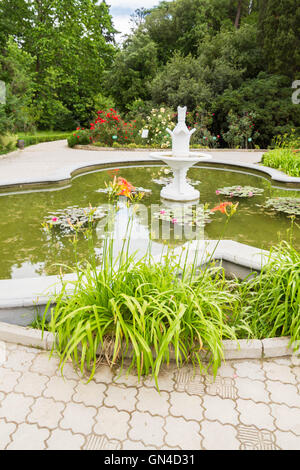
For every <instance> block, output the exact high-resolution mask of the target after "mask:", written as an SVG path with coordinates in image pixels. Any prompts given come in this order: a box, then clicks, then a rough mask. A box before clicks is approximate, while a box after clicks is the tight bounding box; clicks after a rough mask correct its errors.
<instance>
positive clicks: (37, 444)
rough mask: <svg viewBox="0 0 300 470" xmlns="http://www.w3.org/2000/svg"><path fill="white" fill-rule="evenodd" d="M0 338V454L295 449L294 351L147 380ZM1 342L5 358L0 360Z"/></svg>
mask: <svg viewBox="0 0 300 470" xmlns="http://www.w3.org/2000/svg"><path fill="white" fill-rule="evenodd" d="M4 346H5V347H3V344H2V343H1V342H0V450H3V449H18V450H21V449H34V450H38V449H49V450H69V449H70V450H72V449H74V450H109V451H115V450H117V451H118V450H135V449H136V450H142V449H149V450H155V449H166V450H167V449H186V450H189V449H191V450H199V449H209V450H214V449H220V450H221V449H228V450H229V449H230V450H237V449H241V450H250V449H251V450H276V449H297V450H299V449H300V357H299V358H298V357H291V358H276V359H275V360H267V361H259V360H253V361H249V360H242V361H236V360H235V361H228V362H227V363H226V364H223V365H222V366H221V368H220V370H219V373H218V375H217V377H216V380H214V379H213V377H212V376H210V375H205V376H204V375H201V374H200V373H199V371H197V370H196V371H195V370H194V369H193V367H190V366H185V367H183V368H182V369H178V368H177V367H176V366H175V364H173V365H172V364H171V365H170V366H169V367H164V368H163V369H162V373H161V375H160V378H159V389H160V392H158V391H157V389H156V384H155V381H154V380H153V378H142V379H141V380H140V381H139V380H138V377H137V376H136V375H134V374H129V375H127V374H126V372H125V371H116V370H113V369H110V368H109V367H108V366H106V365H101V366H99V368H98V370H97V372H96V374H95V377H94V379H93V380H92V381H91V382H89V383H86V380H85V378H81V379H80V377H79V376H78V374H77V373H76V372H75V371H74V370H73V368H72V365H71V364H69V363H67V364H66V366H65V368H64V374H63V377H62V376H61V372H60V371H59V370H58V359H57V358H55V357H52V358H51V359H49V355H48V354H46V353H44V352H41V351H39V350H37V349H32V348H23V347H22V346H18V345H14V344H5V345H4ZM1 347H2V350H5V362H4V363H2V364H1Z"/></svg>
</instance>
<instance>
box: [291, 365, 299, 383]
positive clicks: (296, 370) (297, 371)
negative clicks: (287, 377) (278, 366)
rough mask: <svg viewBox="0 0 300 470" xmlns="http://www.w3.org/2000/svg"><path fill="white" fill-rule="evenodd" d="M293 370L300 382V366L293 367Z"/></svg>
mask: <svg viewBox="0 0 300 470" xmlns="http://www.w3.org/2000/svg"><path fill="white" fill-rule="evenodd" d="M292 371H293V374H294V375H295V377H296V381H297V383H298V384H299V383H300V367H298V366H297V367H293V368H292Z"/></svg>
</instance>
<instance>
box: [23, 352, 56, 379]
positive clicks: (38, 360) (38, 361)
mask: <svg viewBox="0 0 300 470" xmlns="http://www.w3.org/2000/svg"><path fill="white" fill-rule="evenodd" d="M30 370H31V371H32V372H37V373H39V374H42V375H47V376H49V377H51V376H52V375H55V374H56V373H57V371H58V370H59V359H58V357H56V356H52V357H51V358H50V354H49V353H48V352H40V353H39V354H37V355H36V356H35V358H34V360H33V363H32V366H31V368H30Z"/></svg>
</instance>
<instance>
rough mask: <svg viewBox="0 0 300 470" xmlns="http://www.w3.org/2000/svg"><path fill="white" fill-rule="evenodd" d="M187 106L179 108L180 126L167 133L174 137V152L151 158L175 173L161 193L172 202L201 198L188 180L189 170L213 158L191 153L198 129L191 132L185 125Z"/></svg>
mask: <svg viewBox="0 0 300 470" xmlns="http://www.w3.org/2000/svg"><path fill="white" fill-rule="evenodd" d="M186 112H187V108H186V106H185V107H184V108H182V107H180V106H179V107H178V124H177V125H176V127H175V129H174V130H173V131H171V130H170V129H167V132H168V133H169V134H170V135H171V137H172V152H155V153H151V154H150V157H151V158H153V159H155V160H162V161H163V162H165V163H166V164H167V165H169V166H170V168H171V169H172V171H173V175H174V179H173V181H172V182H171V183H170V184H168V185H167V186H165V187H164V188H163V189H162V191H161V193H160V194H161V197H162V198H164V199H169V200H171V201H182V202H185V201H195V200H198V199H199V197H200V192H199V191H197V190H196V189H195V188H193V187H192V186H191V185H190V184H189V183H188V182H187V179H186V174H187V171H188V169H189V168H190V167H191V166H193V165H195V164H196V163H199V162H201V161H207V160H210V159H211V158H212V157H211V156H210V155H208V154H206V153H202V152H190V139H191V136H192V135H193V133H194V132H195V131H196V129H192V130H189V129H188V128H187V125H186V123H185V120H186Z"/></svg>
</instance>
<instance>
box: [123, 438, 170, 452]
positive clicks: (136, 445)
mask: <svg viewBox="0 0 300 470" xmlns="http://www.w3.org/2000/svg"><path fill="white" fill-rule="evenodd" d="M163 448H164V447H163ZM122 450H157V447H155V446H146V445H145V444H144V443H143V442H142V441H130V440H126V441H124V442H123V443H122Z"/></svg>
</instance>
